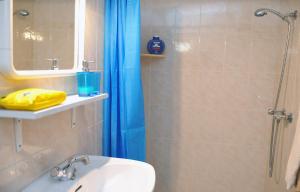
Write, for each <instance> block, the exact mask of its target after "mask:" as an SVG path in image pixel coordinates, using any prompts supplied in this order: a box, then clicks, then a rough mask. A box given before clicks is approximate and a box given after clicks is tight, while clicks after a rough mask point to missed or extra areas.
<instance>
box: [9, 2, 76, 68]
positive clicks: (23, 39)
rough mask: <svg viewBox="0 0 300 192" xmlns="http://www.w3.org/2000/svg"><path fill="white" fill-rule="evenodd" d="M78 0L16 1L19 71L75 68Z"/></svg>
mask: <svg viewBox="0 0 300 192" xmlns="http://www.w3.org/2000/svg"><path fill="white" fill-rule="evenodd" d="M74 34H75V0H63V1H62V0H13V59H14V66H15V68H16V70H57V69H72V68H73V67H74V41H75V35H74Z"/></svg>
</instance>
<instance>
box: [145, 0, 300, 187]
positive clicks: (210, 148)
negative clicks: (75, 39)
mask: <svg viewBox="0 0 300 192" xmlns="http://www.w3.org/2000/svg"><path fill="white" fill-rule="evenodd" d="M141 2H142V4H141V5H142V6H141V14H142V19H141V24H142V44H141V47H142V50H141V51H142V52H145V51H147V50H146V47H145V45H146V44H147V42H148V41H149V39H150V38H151V37H152V36H153V35H155V34H157V35H159V36H160V37H161V38H162V39H163V40H164V41H165V43H166V52H165V58H164V59H159V60H156V59H147V58H142V60H141V61H142V67H143V83H144V94H145V103H146V105H145V110H146V114H147V118H146V120H147V122H146V124H147V147H148V148H147V157H148V159H147V161H148V162H150V163H151V164H152V165H153V166H154V168H155V169H156V173H157V183H156V184H157V185H156V192H190V191H205V192H215V191H224V192H241V191H243V192H287V190H286V185H285V181H284V176H285V168H286V165H287V158H288V156H289V153H290V149H291V141H292V140H293V136H294V131H295V126H296V118H295V117H297V113H298V110H299V109H298V106H299V103H300V89H299V85H300V78H299V75H298V74H300V66H299V63H300V52H299V50H300V41H299V34H300V25H299V21H300V20H299V19H296V16H297V12H296V11H293V10H300V1H298V0H278V1H277V0H276V1H275V0H259V1H244V0H230V1H225V0H217V1H207V0H197V1H195V0H186V1H177V0H168V1H158V0H156V1H155V0H154V1H147V0H141ZM261 7H267V8H264V9H261ZM291 10H292V11H291ZM254 13H255V15H254ZM266 15H268V16H266ZM256 16H257V17H256ZM262 16H264V17H262ZM258 17H260V18H258ZM269 107H271V109H270V110H269V111H268V112H269V114H270V115H268V114H267V110H268V108H269ZM291 121H292V122H291ZM272 122H273V125H272ZM290 122H291V123H290ZM270 135H271V137H270ZM269 176H272V177H269Z"/></svg>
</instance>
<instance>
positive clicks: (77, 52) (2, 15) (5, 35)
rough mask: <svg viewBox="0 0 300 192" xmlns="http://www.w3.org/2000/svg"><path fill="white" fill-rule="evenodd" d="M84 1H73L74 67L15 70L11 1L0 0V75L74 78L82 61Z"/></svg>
mask: <svg viewBox="0 0 300 192" xmlns="http://www.w3.org/2000/svg"><path fill="white" fill-rule="evenodd" d="M85 4H86V0H75V39H74V41H75V43H74V66H73V68H72V69H65V70H16V68H15V66H14V64H13V0H0V73H1V74H2V75H4V76H5V77H7V78H9V79H34V78H46V77H62V76H74V75H75V74H76V72H77V71H80V70H81V62H82V61H83V59H84V33H85Z"/></svg>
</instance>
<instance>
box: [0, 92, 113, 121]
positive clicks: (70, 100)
mask: <svg viewBox="0 0 300 192" xmlns="http://www.w3.org/2000/svg"><path fill="white" fill-rule="evenodd" d="M106 98H108V94H106V93H104V94H101V95H96V96H93V97H79V96H78V95H71V96H68V97H67V99H66V100H65V101H64V102H63V103H62V104H60V105H57V106H54V107H50V108H47V109H43V110H40V111H19V110H6V109H2V110H0V118H15V119H30V120H35V119H39V118H42V117H46V116H49V115H53V114H55V113H59V112H62V111H66V110H68V109H72V108H75V107H78V106H81V105H85V104H88V103H91V102H94V101H99V100H103V99H106Z"/></svg>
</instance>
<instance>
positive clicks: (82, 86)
mask: <svg viewBox="0 0 300 192" xmlns="http://www.w3.org/2000/svg"><path fill="white" fill-rule="evenodd" d="M89 63H91V61H85V60H84V61H83V62H82V66H83V68H82V72H77V91H78V95H79V96H80V97H91V96H95V95H99V94H100V81H101V72H99V71H89Z"/></svg>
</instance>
